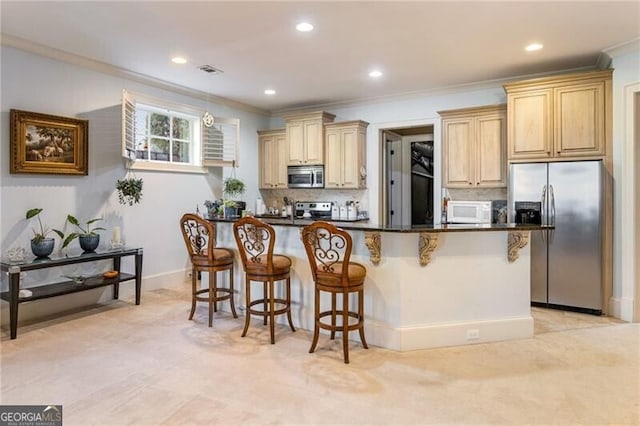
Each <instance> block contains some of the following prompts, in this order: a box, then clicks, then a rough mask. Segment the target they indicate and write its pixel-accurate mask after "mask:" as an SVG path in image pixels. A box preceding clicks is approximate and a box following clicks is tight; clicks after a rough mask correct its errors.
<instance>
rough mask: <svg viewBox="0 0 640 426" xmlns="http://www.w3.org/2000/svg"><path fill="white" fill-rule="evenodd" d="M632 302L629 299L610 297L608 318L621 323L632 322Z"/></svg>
mask: <svg viewBox="0 0 640 426" xmlns="http://www.w3.org/2000/svg"><path fill="white" fill-rule="evenodd" d="M633 305H634V300H633V299H632V298H629V297H612V298H610V299H609V316H612V317H614V318H618V319H620V320H622V321H628V322H633Z"/></svg>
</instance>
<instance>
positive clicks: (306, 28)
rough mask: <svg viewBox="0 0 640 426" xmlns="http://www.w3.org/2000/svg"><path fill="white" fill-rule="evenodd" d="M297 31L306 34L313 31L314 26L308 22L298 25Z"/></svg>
mask: <svg viewBox="0 0 640 426" xmlns="http://www.w3.org/2000/svg"><path fill="white" fill-rule="evenodd" d="M296 30H298V31H300V32H303V33H306V32H309V31H311V30H313V25H311V24H310V23H308V22H300V23H299V24H298V25H296Z"/></svg>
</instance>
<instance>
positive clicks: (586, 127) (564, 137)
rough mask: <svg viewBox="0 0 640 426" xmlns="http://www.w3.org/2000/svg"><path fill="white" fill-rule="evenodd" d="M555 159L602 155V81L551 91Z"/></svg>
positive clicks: (603, 132) (603, 133)
mask: <svg viewBox="0 0 640 426" xmlns="http://www.w3.org/2000/svg"><path fill="white" fill-rule="evenodd" d="M555 105H556V108H555V115H554V118H555V145H554V147H555V151H556V156H559V157H567V156H571V157H575V156H585V155H604V145H605V144H604V139H605V129H604V105H605V102H604V81H601V82H597V83H585V84H579V85H575V86H569V87H560V88H557V89H555Z"/></svg>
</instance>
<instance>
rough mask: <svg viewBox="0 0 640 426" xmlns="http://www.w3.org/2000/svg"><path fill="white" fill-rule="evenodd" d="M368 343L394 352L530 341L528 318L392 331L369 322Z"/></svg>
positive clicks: (531, 321)
mask: <svg viewBox="0 0 640 426" xmlns="http://www.w3.org/2000/svg"><path fill="white" fill-rule="evenodd" d="M365 330H366V337H367V341H368V343H371V344H372V345H376V346H382V347H385V348H389V349H393V350H397V351H412V350H417V349H429V348H439V347H445V346H460V345H469V344H476V343H487V342H496V341H501V340H511V339H527V338H530V337H533V318H532V317H531V316H526V317H516V318H504V319H500V320H490V321H469V322H459V323H445V324H430V325H424V326H415V327H402V328H392V327H389V326H388V325H386V324H380V323H376V322H368V323H366V325H365Z"/></svg>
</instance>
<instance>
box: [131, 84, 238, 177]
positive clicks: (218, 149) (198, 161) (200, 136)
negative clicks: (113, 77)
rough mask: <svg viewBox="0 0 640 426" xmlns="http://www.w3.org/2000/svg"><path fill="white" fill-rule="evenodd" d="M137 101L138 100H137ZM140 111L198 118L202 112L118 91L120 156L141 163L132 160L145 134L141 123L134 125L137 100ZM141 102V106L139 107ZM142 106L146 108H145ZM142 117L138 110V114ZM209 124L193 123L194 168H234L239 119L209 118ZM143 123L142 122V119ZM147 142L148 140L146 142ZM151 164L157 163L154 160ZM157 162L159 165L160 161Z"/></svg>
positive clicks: (143, 140)
mask: <svg viewBox="0 0 640 426" xmlns="http://www.w3.org/2000/svg"><path fill="white" fill-rule="evenodd" d="M137 98H139V99H137ZM138 100H139V101H140V108H148V106H153V107H157V108H162V109H166V110H169V111H178V112H183V113H189V114H194V115H196V116H199V117H200V118H201V117H202V116H203V112H202V111H198V110H196V109H194V108H191V107H186V106H178V105H175V104H171V103H170V102H164V101H162V100H158V99H152V98H149V97H146V96H141V95H134V94H132V93H131V92H127V91H126V90H123V91H122V156H123V157H125V158H127V159H129V160H131V161H134V162H144V161H148V160H146V159H141V158H139V156H138V158H136V153H137V150H139V149H140V146H142V145H144V144H145V141H146V139H147V137H148V135H145V133H144V129H145V123H143V122H140V123H138V122H136V117H137V116H138V115H140V114H136V106H137V105H138V103H137V101H138ZM142 103H144V105H142ZM145 105H148V106H147V107H145ZM139 112H140V113H141V114H143V112H142V111H139ZM211 118H212V123H213V124H212V125H211V126H210V127H208V126H206V125H205V124H204V123H203V122H202V119H198V120H196V123H195V125H196V128H195V129H194V130H193V135H194V140H193V141H192V142H193V148H194V149H195V150H197V152H198V153H199V154H200V155H196V156H194V162H193V163H192V164H193V165H194V166H205V167H221V166H235V167H237V166H238V145H239V142H240V120H239V119H237V118H223V117H211ZM143 121H144V120H143ZM147 142H148V141H147ZM154 163H158V161H157V160H154ZM160 163H161V162H160Z"/></svg>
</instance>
